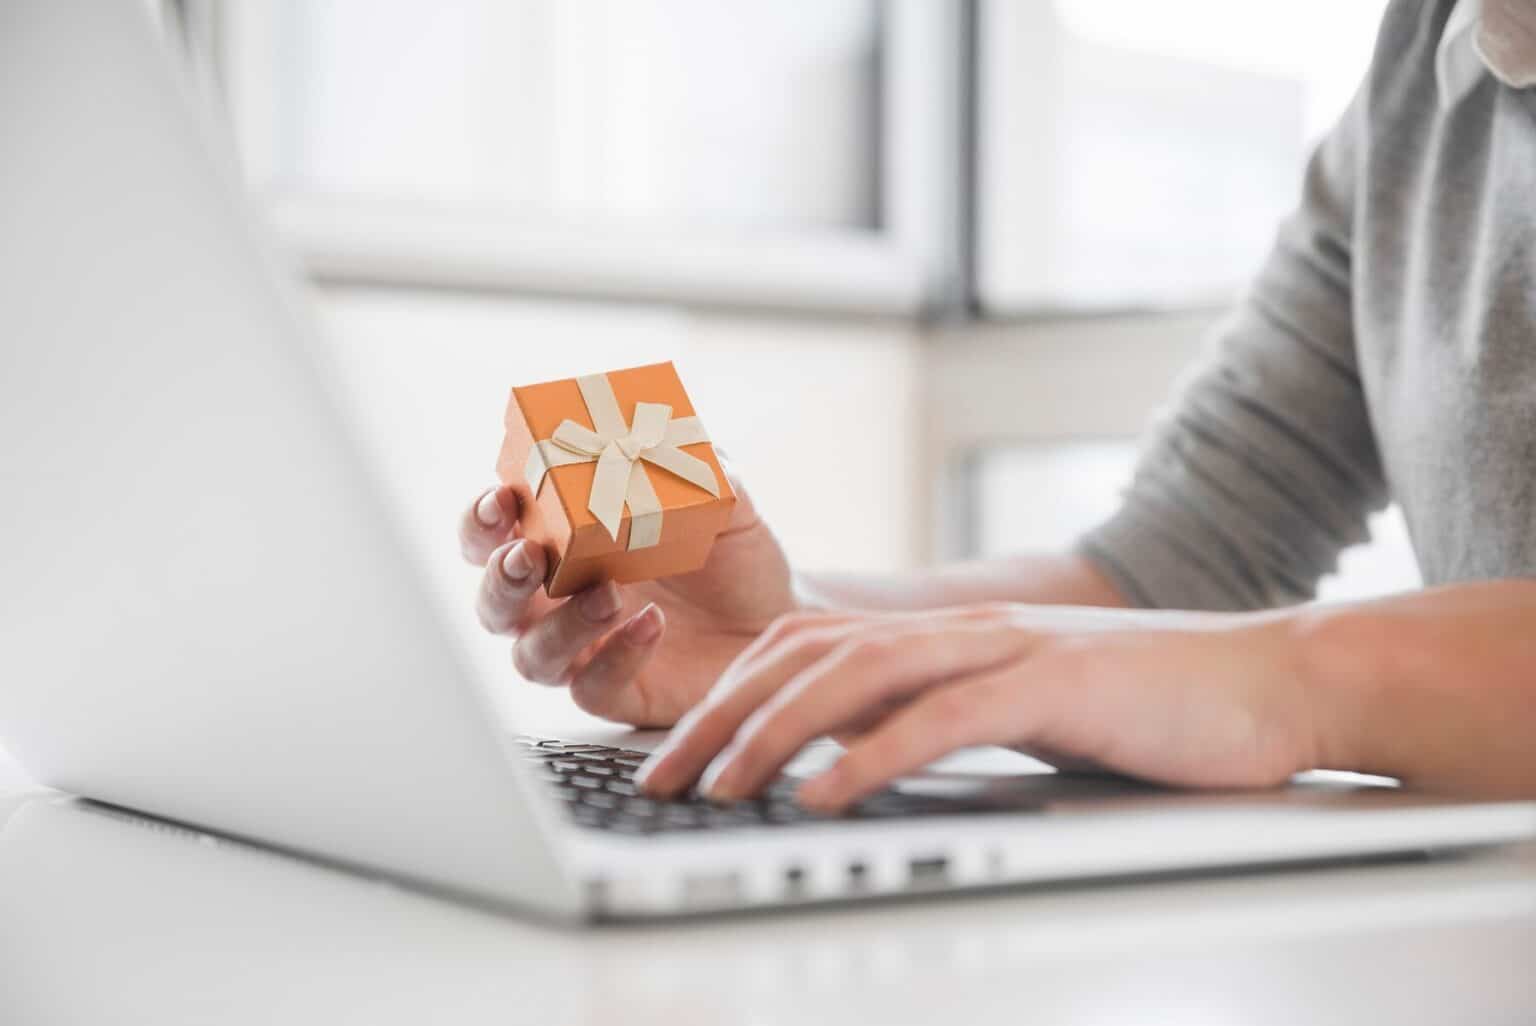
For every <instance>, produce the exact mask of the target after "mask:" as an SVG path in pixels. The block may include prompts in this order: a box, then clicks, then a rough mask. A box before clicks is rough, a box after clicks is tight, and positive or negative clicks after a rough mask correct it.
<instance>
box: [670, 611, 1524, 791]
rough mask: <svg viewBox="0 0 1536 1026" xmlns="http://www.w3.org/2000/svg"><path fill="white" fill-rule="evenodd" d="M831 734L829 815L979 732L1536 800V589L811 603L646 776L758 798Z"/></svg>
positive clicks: (810, 786)
mask: <svg viewBox="0 0 1536 1026" xmlns="http://www.w3.org/2000/svg"><path fill="white" fill-rule="evenodd" d="M829 733H832V734H838V735H841V736H845V737H850V738H851V739H852V740H851V741H850V743H849V746H848V750H847V752H846V753H845V755H844V756H843V758H842V759H841V760H840V761H839V762H838V763H837V764H836V765H835V766H833V767H832V768H831V769H830V770H828V771H827V772H826V773H824V774H823V775H822V776H821V777H818V778H816V779H815V780H812V781H810V782H808V783H807V784H806V785H805V788H804V789H802V791H801V798H802V800H804V801H805V802H806V803H807V804H810V805H812V806H815V807H820V808H826V809H838V808H842V807H845V806H846V805H848V804H850V803H852V802H855V801H857V800H859V799H860V798H862V797H864V796H865V795H868V794H869V793H871V792H872V791H874V790H877V789H878V788H880V787H882V786H884V785H885V784H886V783H888V782H889V781H891V780H892V779H893V778H895V777H898V776H901V775H904V774H907V773H911V772H914V771H916V770H918V769H920V768H921V767H923V766H925V765H927V764H928V763H929V762H932V761H933V760H934V759H937V758H939V757H940V756H942V755H945V754H947V753H949V752H951V751H953V750H955V749H957V748H962V747H965V746H969V745H978V744H999V745H1010V746H1016V747H1021V748H1024V749H1026V750H1029V751H1032V752H1036V753H1040V754H1041V755H1043V756H1044V757H1046V758H1048V759H1053V760H1056V759H1060V760H1065V761H1066V762H1068V763H1080V762H1084V761H1086V762H1089V763H1093V764H1096V765H1099V766H1102V767H1106V768H1108V769H1112V770H1116V771H1119V772H1121V773H1125V774H1128V775H1131V776H1137V777H1142V778H1145V779H1148V780H1154V781H1160V782H1164V783H1169V784H1177V785H1182V786H1189V787H1262V786H1269V785H1274V784H1279V783H1283V782H1284V781H1286V780H1287V779H1289V778H1290V777H1291V775H1292V774H1295V773H1297V772H1300V771H1302V770H1307V769H1313V768H1318V767H1323V768H1330V769H1345V770H1358V771H1365V772H1371V773H1380V774H1386V775H1390V776H1397V777H1401V778H1403V779H1404V780H1406V781H1407V782H1409V783H1411V784H1414V785H1417V786H1419V787H1423V788H1426V789H1429V790H1439V791H1451V792H1462V793H1470V794H1479V795H1528V796H1536V582H1532V581H1504V582H1489V583H1484V584H1470V585H1462V586H1456V587H1449V588H1442V589H1436V590H1433V591H1425V592H1420V593H1414V594H1410V595H1402V596H1396V597H1393V598H1387V599H1380V600H1377V601H1372V602H1364V603H1357V604H1352V605H1340V606H1308V607H1299V608H1292V609H1288V610H1281V611H1271V612H1263V613H1227V614H1221V613H1205V614H1187V613H1166V612H1155V611H1154V612H1147V611H1123V610H1122V611H1109V610H1091V609H1072V608H1065V607H1032V606H1026V605H1015V606H1009V605H999V604H985V605H981V606H963V607H957V608H954V609H951V610H947V611H942V612H937V613H929V614H918V615H912V614H905V615H903V614H878V613H862V614H860V613H847V612H832V613H822V614H800V615H797V616H794V617H790V618H786V619H785V620H783V621H780V622H779V623H778V624H776V625H775V626H774V627H773V628H771V629H770V630H769V631H768V632H766V633H765V634H764V635H763V637H762V638H760V639H759V640H758V641H756V642H754V643H753V644H752V645H751V646H749V647H748V648H747V650H746V651H745V652H743V654H742V655H741V656H740V657H739V658H738V659H737V660H736V661H735V662H734V663H733V664H732V665H731V666H730V667H729V668H728V669H727V670H726V672H725V673H724V674H723V675H722V677H721V678H720V681H719V683H718V684H716V685H715V688H714V689H713V690H712V691H711V693H710V695H709V697H708V698H707V700H706V701H704V702H703V703H701V704H700V705H699V706H698V707H697V708H695V709H694V710H693V711H692V712H690V713H689V715H688V716H687V717H685V718H684V720H683V722H682V723H681V724H679V726H678V728H677V729H676V730H675V731H674V732H673V735H672V737H671V738H669V739H668V742H667V743H666V745H664V746H663V747H662V748H661V749H660V750H658V752H657V753H656V755H655V756H653V758H652V760H651V761H650V762H649V763H648V764H647V765H646V767H645V768H644V771H643V778H642V779H643V782H644V784H645V786H646V787H647V789H648V790H650V791H651V792H652V793H655V794H658V795H670V794H675V793H677V792H678V791H680V790H682V789H683V788H686V787H688V786H689V785H691V784H693V783H695V782H698V783H699V784H700V786H701V787H702V788H703V789H704V790H705V791H706V792H707V793H709V794H711V795H712V796H714V797H716V798H720V799H739V798H745V797H748V796H751V795H754V794H756V793H758V792H759V791H760V790H761V788H762V787H764V786H766V784H767V783H769V782H770V781H771V780H773V779H774V778H775V777H776V776H777V774H778V773H779V772H780V771H781V770H782V768H783V767H784V765H785V764H786V763H787V762H788V760H789V759H790V758H791V757H793V756H794V754H795V753H796V752H797V751H798V750H799V749H800V748H801V747H802V746H803V745H805V743H806V742H808V741H810V740H812V739H813V738H815V737H819V736H821V735H824V734H829Z"/></svg>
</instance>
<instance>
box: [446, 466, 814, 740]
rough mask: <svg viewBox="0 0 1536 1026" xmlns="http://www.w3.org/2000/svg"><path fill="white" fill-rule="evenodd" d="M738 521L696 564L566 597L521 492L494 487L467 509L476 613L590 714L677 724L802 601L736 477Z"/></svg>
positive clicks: (531, 670) (464, 529)
mask: <svg viewBox="0 0 1536 1026" xmlns="http://www.w3.org/2000/svg"><path fill="white" fill-rule="evenodd" d="M731 484H732V487H733V488H735V490H736V495H737V503H736V508H735V511H734V513H733V514H732V517H731V522H730V524H729V525H728V526H727V527H726V529H725V531H724V532H722V533H721V535H720V536H719V537H718V538H717V539H716V540H715V544H714V548H713V549H711V550H710V555H709V561H708V562H707V563H706V564H705V565H704V567H703V568H702V569H700V570H698V571H697V572H695V573H691V574H684V575H681V576H677V577H669V578H665V579H663V580H659V581H650V582H646V583H643V584H634V585H626V586H624V587H619V586H617V585H614V584H603V585H599V586H597V587H594V588H591V589H588V590H587V591H584V592H582V593H580V594H578V595H573V596H571V597H570V598H569V599H550V598H549V597H548V596H547V595H545V594H544V591H543V582H544V576H545V569H546V563H545V557H544V552H543V551H542V549H541V548H540V547H539V546H537V545H534V544H532V543H530V542H527V541H524V540H521V539H520V537H519V534H518V530H517V519H518V507H517V497H516V496H515V495H514V494H513V492H512V489H510V488H499V489H492V490H490V491H487V492H485V493H483V494H482V495H480V496H479V497H478V498H477V499H476V500H475V501H474V502H473V503H472V504H471V505H470V507H469V508H468V509H467V510H465V512H464V515H463V518H462V522H461V525H460V532H459V534H460V542H461V546H462V549H463V552H464V556H465V558H466V559H468V560H469V561H470V562H472V563H474V564H476V565H477V566H483V567H484V568H485V573H484V576H483V578H482V580H481V585H480V596H479V601H478V609H479V614H480V621H481V623H482V624H484V625H485V627H486V628H487V629H488V630H490V631H492V632H494V633H497V634H504V635H507V636H508V637H510V638H512V639H513V645H512V662H513V665H514V666H515V667H516V668H517V670H518V672H519V673H520V674H521V675H522V676H523V677H524V678H526V679H528V680H531V681H538V682H540V683H544V684H565V685H569V686H570V689H571V697H572V698H573V699H574V700H575V702H576V704H577V705H579V706H580V707H581V708H583V709H585V710H586V711H588V712H591V713H594V714H596V715H598V716H603V717H606V718H608V719H612V720H619V721H621V722H625V723H631V724H634V725H635V726H642V727H645V726H649V727H657V726H663V727H664V726H671V725H672V724H673V723H675V722H677V720H678V718H679V717H680V716H682V714H683V713H684V712H685V711H687V710H688V709H689V708H691V707H692V706H693V705H694V704H695V703H697V702H698V701H699V699H700V698H702V697H703V695H704V693H705V692H706V691H707V690H708V689H709V687H710V685H712V684H713V683H714V682H715V680H716V678H717V677H719V675H720V672H721V671H722V670H723V669H725V667H726V666H727V665H729V664H730V662H731V661H732V660H733V659H735V658H736V657H737V656H738V655H740V654H741V652H742V650H743V649H745V648H746V647H747V645H748V644H749V643H751V641H752V639H753V638H755V637H757V636H758V635H759V634H761V633H762V631H763V629H764V628H765V627H767V626H768V625H769V624H770V623H772V622H773V621H774V620H775V619H776V618H778V617H780V616H783V615H784V614H786V613H788V612H789V611H790V610H792V609H794V608H795V601H794V595H793V589H792V587H791V579H790V572H789V565H788V563H787V562H786V561H785V559H784V554H783V551H782V550H781V549H780V548H779V544H778V541H777V540H776V539H775V538H774V537H773V534H772V532H771V531H769V530H768V526H767V525H766V524H765V523H763V521H762V520H760V519H759V518H758V516H757V512H756V510H755V509H754V507H753V505H752V500H751V499H750V498H749V497H748V496H747V493H746V492H745V491H743V490H742V487H741V484H740V482H738V481H736V480H735V479H734V478H733V479H732V481H731Z"/></svg>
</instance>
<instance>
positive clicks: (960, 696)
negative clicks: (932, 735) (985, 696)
mask: <svg viewBox="0 0 1536 1026" xmlns="http://www.w3.org/2000/svg"><path fill="white" fill-rule="evenodd" d="M926 704H927V709H926V710H925V711H926V712H927V713H928V714H929V715H930V716H931V717H932V719H933V721H934V723H935V724H936V725H938V726H940V727H954V726H957V725H960V724H963V723H965V722H968V721H969V720H970V718H971V715H972V714H973V713H974V711H975V708H976V703H975V701H974V700H973V699H972V698H971V697H970V696H968V695H966V694H965V693H964V692H963V691H962V690H960V689H956V688H951V689H947V690H944V691H940V692H939V693H938V694H936V695H934V696H933V697H932V698H930V699H929V700H928V702H927V703H926Z"/></svg>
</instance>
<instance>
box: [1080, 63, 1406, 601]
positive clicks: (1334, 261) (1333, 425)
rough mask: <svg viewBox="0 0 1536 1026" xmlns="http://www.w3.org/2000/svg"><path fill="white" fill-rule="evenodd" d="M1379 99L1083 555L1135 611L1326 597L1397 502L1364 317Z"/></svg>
mask: <svg viewBox="0 0 1536 1026" xmlns="http://www.w3.org/2000/svg"><path fill="white" fill-rule="evenodd" d="M1365 102H1366V90H1364V89H1362V90H1361V92H1360V94H1359V95H1357V96H1356V98H1355V101H1354V103H1353V104H1352V105H1351V107H1350V108H1349V110H1348V111H1347V112H1346V114H1345V115H1344V117H1343V118H1342V120H1341V121H1340V123H1339V124H1338V126H1336V127H1335V128H1334V130H1333V132H1332V133H1331V134H1330V135H1329V136H1328V137H1327V138H1326V139H1325V140H1324V142H1323V143H1322V145H1321V146H1319V148H1318V149H1317V151H1316V152H1315V153H1314V154H1313V156H1312V159H1311V161H1310V163H1309V164H1308V167H1307V173H1306V177H1305V181H1304V186H1303V190H1302V198H1301V203H1300V205H1299V207H1298V209H1297V210H1296V211H1295V212H1294V213H1293V214H1292V215H1291V216H1290V217H1289V218H1287V219H1286V221H1285V222H1284V223H1283V224H1282V226H1281V228H1280V232H1279V235H1278V238H1277V240H1276V243H1275V246H1274V249H1273V250H1272V251H1271V253H1270V255H1269V257H1268V258H1267V260H1266V262H1265V264H1264V266H1263V268H1262V269H1261V271H1260V273H1259V274H1258V276H1257V278H1256V279H1255V280H1254V282H1253V283H1252V285H1251V286H1250V288H1249V290H1248V291H1247V293H1246V295H1245V297H1244V299H1243V300H1242V302H1241V303H1240V304H1239V306H1238V307H1237V309H1236V310H1235V311H1234V312H1233V313H1232V315H1231V316H1230V317H1228V318H1227V319H1226V321H1225V322H1224V323H1223V324H1222V325H1221V327H1219V328H1218V329H1217V331H1216V332H1215V335H1214V337H1213V339H1212V346H1211V351H1210V353H1209V355H1208V356H1207V358H1206V360H1205V362H1204V364H1203V365H1202V366H1200V367H1198V368H1197V370H1196V373H1195V374H1194V376H1193V377H1191V378H1190V379H1189V380H1188V382H1187V384H1186V385H1185V386H1184V388H1183V389H1182V392H1181V394H1180V396H1179V397H1178V398H1177V400H1176V401H1175V402H1174V404H1173V405H1172V407H1171V408H1170V409H1169V410H1168V411H1167V412H1165V413H1164V414H1163V415H1162V416H1161V417H1160V418H1159V422H1158V423H1157V424H1156V425H1155V426H1154V428H1153V429H1152V431H1151V432H1150V433H1149V436H1148V438H1147V442H1146V445H1145V447H1144V449H1143V451H1142V453H1141V457H1140V459H1139V461H1138V464H1137V468H1136V471H1135V474H1134V476H1133V479H1132V481H1131V483H1130V485H1129V487H1128V488H1127V489H1126V491H1125V494H1124V498H1123V502H1122V504H1121V506H1120V508H1119V510H1118V512H1116V513H1115V514H1114V515H1113V516H1112V517H1111V518H1110V519H1109V520H1108V521H1107V522H1105V523H1103V524H1101V525H1099V526H1098V527H1097V528H1096V529H1094V530H1093V531H1091V532H1090V533H1088V534H1087V535H1086V536H1084V537H1083V538H1082V539H1081V541H1080V542H1079V544H1078V551H1079V552H1080V553H1081V554H1082V555H1084V556H1085V557H1086V558H1087V559H1089V560H1090V561H1091V562H1092V563H1093V564H1094V565H1095V566H1097V567H1098V568H1099V569H1100V570H1101V571H1103V572H1104V573H1105V574H1106V575H1107V576H1108V577H1109V578H1110V579H1111V580H1112V581H1113V582H1114V583H1115V584H1116V586H1117V587H1118V588H1119V589H1120V591H1121V592H1122V593H1123V594H1124V595H1125V596H1126V598H1127V599H1128V600H1130V601H1132V602H1135V603H1137V604H1139V605H1143V606H1152V607H1161V608H1179V609H1231V610H1236V609H1256V608H1262V607H1268V606H1275V605H1283V604H1287V603H1293V602H1298V601H1302V600H1305V599H1308V598H1310V597H1312V596H1313V595H1314V593H1315V591H1316V586H1317V581H1318V579H1319V578H1320V577H1322V576H1323V575H1324V574H1326V573H1328V572H1329V571H1331V570H1332V569H1333V568H1334V566H1335V565H1336V563H1337V558H1338V554H1339V552H1340V551H1341V550H1342V549H1344V548H1345V547H1346V546H1349V545H1352V544H1355V543H1357V542H1360V541H1363V540H1365V538H1366V537H1367V528H1366V518H1367V516H1368V515H1369V513H1370V512H1372V511H1373V510H1375V509H1379V508H1380V507H1382V506H1383V505H1385V503H1386V498H1387V493H1386V486H1385V483H1384V480H1383V474H1382V469H1381V461H1380V457H1379V455H1378V452H1377V447H1376V441H1375V437H1374V434H1373V431H1372V428H1371V422H1370V418H1369V415H1368V412H1367V408H1366V402H1365V396H1364V393H1363V391H1362V388H1361V381H1360V373H1359V367H1358V364H1357V361H1356V353H1355V338H1354V331H1353V326H1352V317H1351V275H1350V246H1351V231H1352V223H1353V221H1354V200H1355V182H1356V177H1357V168H1358V166H1359V160H1358V157H1359V152H1358V151H1359V148H1360V147H1362V146H1363V145H1365V130H1366V122H1365V114H1364V106H1365Z"/></svg>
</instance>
